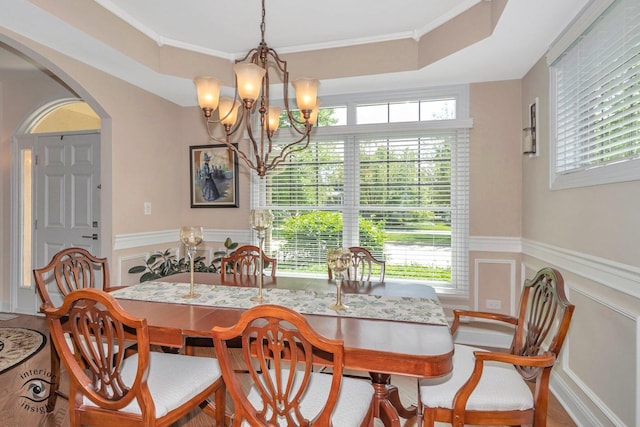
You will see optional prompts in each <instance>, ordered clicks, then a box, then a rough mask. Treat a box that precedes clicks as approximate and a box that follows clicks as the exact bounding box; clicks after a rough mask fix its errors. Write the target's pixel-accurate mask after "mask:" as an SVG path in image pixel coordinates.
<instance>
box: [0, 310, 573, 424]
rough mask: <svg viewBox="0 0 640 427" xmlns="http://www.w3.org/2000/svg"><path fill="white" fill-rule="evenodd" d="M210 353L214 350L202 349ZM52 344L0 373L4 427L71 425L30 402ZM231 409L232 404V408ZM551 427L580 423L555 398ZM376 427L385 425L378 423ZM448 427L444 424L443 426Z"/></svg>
mask: <svg viewBox="0 0 640 427" xmlns="http://www.w3.org/2000/svg"><path fill="white" fill-rule="evenodd" d="M0 326H21V327H25V328H30V329H35V330H39V331H41V332H43V333H45V334H47V336H48V331H47V326H46V322H45V320H44V318H43V317H39V316H24V315H21V316H18V317H17V318H15V319H11V320H0ZM202 351H203V352H208V351H210V350H207V349H205V350H202ZM49 367H50V362H49V345H48V343H47V345H46V346H45V347H44V348H43V349H42V350H41V351H40V352H39V353H38V354H36V355H35V356H33V357H31V358H30V359H28V360H27V361H25V362H23V363H22V364H21V365H18V366H16V367H14V368H12V369H10V370H8V371H7V372H5V373H3V374H0V413H2V417H0V427H30V426H43V427H62V426H68V425H69V417H68V414H67V412H68V411H67V405H68V402H67V400H65V399H61V398H58V401H57V403H56V407H55V410H54V411H53V412H51V413H49V414H47V413H46V411H45V410H44V407H45V403H46V401H45V402H36V401H33V400H29V399H27V398H26V397H25V396H30V395H31V394H32V393H29V390H28V387H29V386H31V385H33V382H34V381H37V380H38V378H41V379H45V380H46V379H47V375H48V374H49ZM392 383H393V384H395V385H397V386H398V388H399V390H400V396H401V399H402V401H403V403H404V404H405V405H406V406H409V405H411V404H415V402H416V382H415V379H413V378H407V377H392ZM65 388H66V378H65V376H64V375H63V383H62V389H63V390H64V389H65ZM229 406H230V405H229ZM212 425H215V422H214V421H213V420H212V419H211V418H210V417H208V416H207V415H206V414H204V413H203V412H202V411H200V410H196V411H194V412H192V413H191V414H189V416H188V417H185V419H183V420H181V421H180V422H178V423H176V424H175V425H174V427H203V426H212ZM414 425H415V423H414V422H413V421H412V420H408V421H406V422H405V426H406V427H409V426H414ZM547 425H548V426H549V427H561V426H569V427H575V426H576V424H575V423H574V422H573V421H572V420H571V418H570V417H569V416H568V415H567V413H566V412H565V411H564V409H563V408H562V406H561V405H560V404H559V403H558V401H557V400H556V399H555V398H553V396H552V398H551V402H550V405H549V413H548V418H547ZM375 426H376V427H379V426H382V423H381V422H380V421H379V420H376V423H375ZM443 426H444V425H443Z"/></svg>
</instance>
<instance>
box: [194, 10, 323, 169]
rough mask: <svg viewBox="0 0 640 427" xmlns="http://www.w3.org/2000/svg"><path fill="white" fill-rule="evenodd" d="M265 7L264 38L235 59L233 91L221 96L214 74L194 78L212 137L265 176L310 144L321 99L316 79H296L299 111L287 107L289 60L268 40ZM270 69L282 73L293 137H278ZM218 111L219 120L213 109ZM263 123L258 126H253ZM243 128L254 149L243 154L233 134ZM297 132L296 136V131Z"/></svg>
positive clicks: (277, 122)
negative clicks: (279, 139)
mask: <svg viewBox="0 0 640 427" xmlns="http://www.w3.org/2000/svg"><path fill="white" fill-rule="evenodd" d="M264 18H265V7H264V0H262V22H261V23H260V33H261V41H260V44H259V45H258V47H257V48H254V49H252V50H250V51H249V52H248V53H247V54H246V55H245V56H244V58H242V59H238V60H236V61H235V64H234V66H233V71H234V73H235V95H234V97H233V98H226V97H223V98H220V89H221V82H220V80H218V79H216V78H214V77H196V78H195V79H194V82H195V85H196V90H197V93H198V103H199V104H200V108H202V112H203V115H204V120H205V126H206V128H207V132H208V134H209V137H210V138H211V139H213V140H214V141H217V142H222V143H224V144H226V145H227V147H229V149H230V150H233V151H235V152H236V153H237V154H238V156H239V157H240V158H242V159H243V160H244V162H245V163H246V164H247V165H248V166H249V168H251V169H253V170H255V171H256V173H257V174H258V176H260V177H261V178H262V177H264V176H265V175H266V173H267V171H269V170H272V169H274V168H275V167H276V166H278V165H279V164H280V163H282V162H283V161H284V160H285V159H286V158H287V157H288V156H289V155H290V154H292V153H294V152H296V151H300V150H304V149H305V148H307V146H308V145H309V140H310V132H311V129H312V127H313V125H314V124H315V122H316V121H317V117H318V107H319V102H318V99H317V93H318V85H319V82H318V80H316V79H310V78H300V79H297V80H294V81H293V82H291V83H292V85H293V88H294V89H295V93H296V102H297V106H298V110H299V111H300V114H299V116H296V115H294V113H293V111H292V110H291V108H289V97H288V92H289V72H288V70H287V62H286V61H283V60H281V59H280V57H279V56H278V53H277V52H276V51H275V50H274V49H271V48H269V47H268V46H267V44H266V43H265V41H264V32H265V19H264ZM269 68H272V69H274V70H277V71H279V72H280V74H281V80H282V87H283V98H282V99H283V101H284V109H285V111H286V114H287V117H288V121H289V123H290V124H291V129H292V130H293V131H294V135H295V137H294V138H292V139H288V140H284V141H283V142H280V143H278V142H276V141H275V140H274V134H275V132H276V131H277V130H278V127H279V126H280V114H281V112H282V108H281V107H279V106H276V105H272V103H271V100H270V99H269ZM216 109H217V111H218V114H217V119H216V118H215V117H214V114H213V113H214V111H216ZM216 125H221V126H222V128H223V129H224V133H225V136H224V138H220V137H217V136H216V135H215V134H214V131H213V129H214V128H215V126H216ZM257 125H259V127H260V128H259V129H255V130H254V127H255V126H257ZM240 129H245V130H246V136H247V138H248V139H249V141H250V144H251V149H252V150H251V152H249V153H244V152H243V151H242V150H241V149H239V148H238V147H237V146H236V145H235V144H232V143H231V142H230V137H231V136H232V135H233V134H235V133H236V132H238V131H239V130H240ZM296 133H297V135H296Z"/></svg>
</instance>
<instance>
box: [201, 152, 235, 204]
mask: <svg viewBox="0 0 640 427" xmlns="http://www.w3.org/2000/svg"><path fill="white" fill-rule="evenodd" d="M234 145H236V146H237V144H234ZM189 152H190V156H189V159H190V172H191V175H190V181H191V182H190V188H191V207H192V208H237V207H238V156H237V155H236V153H235V152H234V151H233V150H231V149H230V148H229V147H227V146H226V145H224V144H217V145H192V146H191V147H189Z"/></svg>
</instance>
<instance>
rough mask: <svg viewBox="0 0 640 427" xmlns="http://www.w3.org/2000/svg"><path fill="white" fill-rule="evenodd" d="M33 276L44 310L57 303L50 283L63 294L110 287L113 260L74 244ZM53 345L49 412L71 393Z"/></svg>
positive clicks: (48, 401)
mask: <svg viewBox="0 0 640 427" xmlns="http://www.w3.org/2000/svg"><path fill="white" fill-rule="evenodd" d="M33 277H34V279H35V282H36V290H37V292H38V296H39V297H40V300H41V301H42V305H41V308H40V310H41V311H44V309H45V308H47V307H54V306H55V305H56V304H54V302H53V299H52V297H51V294H50V292H49V286H50V284H51V286H53V285H54V284H55V287H56V288H57V289H58V292H59V294H60V296H62V297H65V296H67V295H68V294H70V293H71V292H73V291H75V290H78V289H89V288H97V289H104V290H108V289H109V280H110V279H109V263H108V262H107V259H106V258H100V257H96V256H94V255H93V254H91V253H90V252H89V251H88V250H86V249H84V248H76V247H72V248H67V249H62V250H61V251H59V252H58V253H56V254H55V255H54V256H53V257H52V258H51V261H49V263H48V264H47V265H46V266H44V267H42V268H36V269H34V270H33ZM67 332H69V331H67ZM68 335H69V334H67V336H68ZM49 345H50V347H51V351H50V358H51V374H52V384H51V391H50V393H49V398H48V399H47V406H46V407H47V411H48V412H51V411H53V410H54V408H55V406H56V401H57V397H58V396H61V397H63V398H65V399H66V398H67V396H66V394H65V393H62V392H60V390H59V388H60V357H59V356H58V353H57V352H56V351H55V348H54V347H53V341H49ZM123 348H124V347H123Z"/></svg>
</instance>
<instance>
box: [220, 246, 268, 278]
mask: <svg viewBox="0 0 640 427" xmlns="http://www.w3.org/2000/svg"><path fill="white" fill-rule="evenodd" d="M262 263H263V267H264V266H267V265H268V266H270V267H271V277H276V268H277V264H278V260H276V259H275V258H272V257H270V256H268V255H266V254H265V253H264V251H262ZM259 271H260V248H259V247H257V246H254V245H244V246H240V247H239V248H238V249H236V250H235V252H234V253H233V254H231V255H229V256H228V257H224V258H222V260H221V262H220V275H221V277H222V280H223V281H224V278H225V276H226V275H227V274H233V276H234V278H241V277H243V276H245V277H246V276H257V275H258V272H259Z"/></svg>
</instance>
